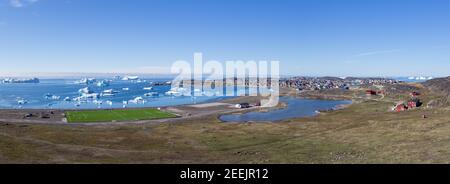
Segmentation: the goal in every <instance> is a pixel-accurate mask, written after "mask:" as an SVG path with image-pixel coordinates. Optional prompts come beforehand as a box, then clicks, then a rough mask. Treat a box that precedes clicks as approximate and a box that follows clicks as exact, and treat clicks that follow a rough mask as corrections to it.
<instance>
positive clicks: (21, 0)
mask: <svg viewBox="0 0 450 184" xmlns="http://www.w3.org/2000/svg"><path fill="white" fill-rule="evenodd" d="M38 1H39V0H9V4H10V5H11V6H12V7H15V8H21V7H24V6H27V5H30V4H34V3H37V2H38Z"/></svg>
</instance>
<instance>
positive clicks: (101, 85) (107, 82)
mask: <svg viewBox="0 0 450 184" xmlns="http://www.w3.org/2000/svg"><path fill="white" fill-rule="evenodd" d="M109 83H110V81H107V80H102V81H100V82H97V86H98V87H106V86H109Z"/></svg>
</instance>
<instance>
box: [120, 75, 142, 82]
mask: <svg viewBox="0 0 450 184" xmlns="http://www.w3.org/2000/svg"><path fill="white" fill-rule="evenodd" d="M138 79H139V77H138V76H125V77H123V78H122V80H124V81H129V80H138Z"/></svg>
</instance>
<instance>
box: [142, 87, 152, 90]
mask: <svg viewBox="0 0 450 184" xmlns="http://www.w3.org/2000/svg"><path fill="white" fill-rule="evenodd" d="M144 90H153V87H145V88H144Z"/></svg>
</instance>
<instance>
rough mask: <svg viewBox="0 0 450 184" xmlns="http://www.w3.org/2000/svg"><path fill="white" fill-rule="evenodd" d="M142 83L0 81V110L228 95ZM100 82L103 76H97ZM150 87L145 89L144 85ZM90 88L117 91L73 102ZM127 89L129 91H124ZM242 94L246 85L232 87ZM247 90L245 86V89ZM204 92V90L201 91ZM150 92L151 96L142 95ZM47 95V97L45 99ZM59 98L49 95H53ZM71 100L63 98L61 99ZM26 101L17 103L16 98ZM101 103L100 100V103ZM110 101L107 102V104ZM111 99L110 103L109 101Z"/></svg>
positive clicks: (163, 102) (158, 103) (179, 101)
mask: <svg viewBox="0 0 450 184" xmlns="http://www.w3.org/2000/svg"><path fill="white" fill-rule="evenodd" d="M143 80H145V82H133V81H122V80H112V81H111V82H110V84H109V86H104V87H99V86H97V85H96V84H97V83H94V84H90V85H87V84H76V83H75V82H76V81H77V80H74V79H43V80H41V82H40V83H37V84H2V83H0V109H20V108H23V109H97V108H124V107H126V108H138V107H164V106H174V105H185V104H196V103H205V102H212V101H217V100H222V99H226V98H231V97H224V96H223V95H221V96H205V95H203V96H196V97H194V96H173V95H166V94H165V93H166V92H168V91H170V90H171V85H152V83H165V82H167V81H170V79H155V80H153V79H143ZM97 81H102V79H97ZM150 86H151V87H152V88H153V89H151V90H149V89H144V88H146V87H150ZM85 87H89V89H91V90H92V91H93V93H98V94H100V93H102V92H103V91H104V90H109V89H112V90H113V91H116V92H117V93H115V94H114V95H113V96H102V97H100V98H98V99H97V101H95V100H88V101H83V102H79V101H75V100H73V99H74V98H76V97H79V96H80V93H79V90H80V89H82V88H85ZM124 88H128V90H123V89H124ZM227 90H235V92H237V91H239V92H240V93H245V91H246V89H245V88H236V89H233V88H232V87H231V89H230V88H227ZM247 91H248V89H247ZM202 92H204V91H202ZM146 93H153V94H155V95H154V96H153V95H152V96H148V97H146V96H144V94H146ZM47 95H50V98H46V96H47ZM53 96H54V97H59V99H57V98H52V97H53ZM137 97H142V98H143V99H144V102H143V103H127V104H126V105H125V106H124V103H123V102H124V101H125V102H129V101H132V100H133V99H135V98H137ZM65 98H67V99H70V101H65V100H64V99H65ZM21 100H23V101H22V102H26V103H19V101H21ZM100 102H102V103H101V104H100ZM107 102H110V103H107ZM111 102H112V104H111Z"/></svg>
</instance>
